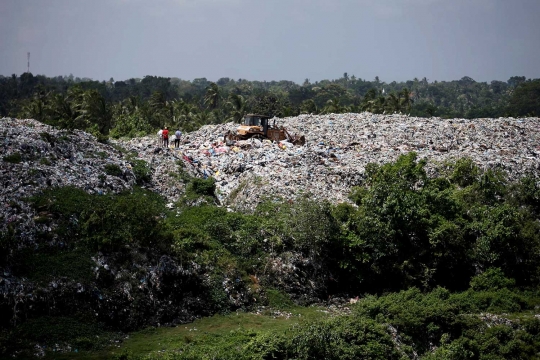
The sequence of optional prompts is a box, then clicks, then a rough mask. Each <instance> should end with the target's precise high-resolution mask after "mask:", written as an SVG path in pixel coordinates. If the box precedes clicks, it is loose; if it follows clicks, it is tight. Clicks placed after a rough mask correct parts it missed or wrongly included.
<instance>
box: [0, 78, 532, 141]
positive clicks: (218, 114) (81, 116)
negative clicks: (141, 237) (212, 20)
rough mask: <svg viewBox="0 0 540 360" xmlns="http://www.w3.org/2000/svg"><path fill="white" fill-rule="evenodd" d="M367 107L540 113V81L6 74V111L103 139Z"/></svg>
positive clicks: (444, 113) (420, 112) (1, 94)
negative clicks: (116, 77) (100, 77)
mask: <svg viewBox="0 0 540 360" xmlns="http://www.w3.org/2000/svg"><path fill="white" fill-rule="evenodd" d="M363 111H369V112H372V113H396V112H397V113H406V114H410V115H411V116H420V117H431V116H438V117H442V118H456V117H459V118H480V117H500V116H516V117H517V116H540V79H526V78H525V77H524V76H513V77H511V78H510V79H508V81H506V82H503V81H496V80H494V81H491V82H490V83H486V82H477V81H475V80H473V79H472V78H470V77H463V78H462V79H460V80H455V81H448V82H447V81H440V82H439V81H433V82H429V81H428V80H427V79H426V78H423V79H422V80H419V79H417V78H415V79H413V80H409V81H405V82H395V81H393V82H391V83H386V82H383V81H381V80H380V79H379V77H376V78H375V79H374V80H373V81H368V80H365V79H360V78H356V77H355V76H349V75H348V74H347V73H344V74H343V76H342V77H341V78H338V79H335V80H322V81H316V82H314V83H312V82H310V81H309V79H306V80H305V81H304V83H303V84H302V85H299V84H296V83H294V82H292V81H286V80H283V81H249V80H245V79H238V80H234V79H230V78H221V79H219V80H218V81H216V82H211V81H209V80H207V79H206V78H199V79H194V80H192V81H188V80H182V79H179V78H166V77H157V76H145V77H144V78H143V79H134V78H132V79H129V80H126V81H115V80H114V79H113V78H111V79H110V80H109V81H95V80H92V79H88V78H83V79H81V78H74V77H73V75H70V76H57V77H46V76H43V75H36V76H34V75H33V74H32V73H24V74H22V75H20V76H17V75H12V76H11V77H5V76H0V116H11V117H19V118H34V119H37V120H39V121H43V122H45V123H49V124H51V125H55V126H59V127H62V128H66V129H74V128H77V129H84V130H87V131H90V132H92V133H94V134H95V135H101V136H113V137H121V136H130V137H132V136H137V135H142V134H147V133H150V132H151V131H153V130H155V129H157V128H161V127H163V126H166V125H168V126H172V127H179V128H181V129H182V130H185V131H191V130H194V129H197V128H198V127H200V126H202V125H206V124H217V123H224V122H229V121H235V122H239V121H240V120H241V119H242V117H243V116H244V115H245V114H246V113H250V112H254V113H262V114H266V115H270V116H278V117H286V116H296V115H299V114H303V113H309V114H328V113H346V112H363Z"/></svg>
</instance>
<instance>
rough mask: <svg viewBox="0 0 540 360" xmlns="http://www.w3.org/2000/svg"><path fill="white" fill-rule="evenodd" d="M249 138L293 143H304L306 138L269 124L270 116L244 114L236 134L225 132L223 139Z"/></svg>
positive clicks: (228, 141)
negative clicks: (292, 134)
mask: <svg viewBox="0 0 540 360" xmlns="http://www.w3.org/2000/svg"><path fill="white" fill-rule="evenodd" d="M250 138H258V139H269V140H271V141H282V140H288V141H290V142H292V143H293V144H295V145H304V144H305V142H306V139H305V138H304V136H301V137H298V136H296V134H295V135H294V136H291V135H290V134H289V133H288V132H287V130H286V129H285V128H284V127H283V126H282V127H277V126H276V122H275V120H274V124H273V125H270V116H266V115H258V114H247V115H246V116H244V121H243V122H242V124H240V126H238V128H237V129H236V134H233V133H231V132H229V133H227V134H226V135H225V137H224V140H225V141H226V142H227V143H231V142H232V141H238V140H247V139H250Z"/></svg>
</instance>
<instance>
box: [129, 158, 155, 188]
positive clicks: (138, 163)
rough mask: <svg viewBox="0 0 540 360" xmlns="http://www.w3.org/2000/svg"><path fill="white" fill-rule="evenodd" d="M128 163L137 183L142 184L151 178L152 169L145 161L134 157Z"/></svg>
mask: <svg viewBox="0 0 540 360" xmlns="http://www.w3.org/2000/svg"><path fill="white" fill-rule="evenodd" d="M130 163H131V166H132V170H133V173H134V174H135V179H136V182H137V185H143V184H146V183H149V182H150V181H151V180H152V169H151V168H150V165H148V163H147V162H146V161H144V160H136V159H134V160H131V161H130Z"/></svg>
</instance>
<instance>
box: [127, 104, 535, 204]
mask: <svg viewBox="0 0 540 360" xmlns="http://www.w3.org/2000/svg"><path fill="white" fill-rule="evenodd" d="M278 121H279V123H280V125H282V126H284V127H285V128H287V130H288V131H289V133H291V134H298V135H305V137H306V140H307V142H306V144H305V145H304V146H293V145H292V144H291V143H289V142H287V141H282V142H279V143H277V142H274V143H272V142H271V141H269V140H262V141H261V140H259V139H250V140H243V141H238V142H235V143H234V144H232V145H230V146H228V145H227V144H226V143H224V141H223V136H224V135H225V134H226V133H227V132H228V131H232V132H234V131H236V128H237V127H238V124H235V123H227V124H218V125H206V126H203V127H201V128H200V129H199V130H196V131H193V132H190V133H187V134H185V135H184V136H183V137H182V139H181V144H180V146H179V148H178V149H175V148H174V146H173V145H172V142H171V145H170V146H169V148H168V149H163V151H157V153H156V147H157V135H156V136H155V137H154V136H148V137H144V138H136V139H131V140H129V141H120V142H119V143H121V144H122V146H124V147H126V148H127V149H130V150H133V151H137V153H138V156H139V157H140V158H142V159H145V160H147V161H148V162H149V163H151V164H154V165H153V166H156V167H155V171H154V175H153V183H154V184H157V185H158V186H156V191H158V192H160V193H162V194H165V195H166V196H168V198H169V200H170V201H172V202H173V201H175V200H177V195H178V194H179V192H175V193H174V194H171V193H170V191H169V190H170V189H167V187H166V186H165V185H164V183H165V182H166V179H167V178H166V176H164V173H165V172H164V171H160V168H164V169H170V168H171V166H170V163H171V161H177V160H178V159H182V161H183V162H184V164H185V168H186V170H187V171H188V172H189V173H191V174H192V175H195V176H199V177H210V176H211V177H214V178H215V180H216V188H217V190H216V196H217V198H218V199H219V201H220V203H221V204H223V205H227V206H230V207H233V208H236V209H239V210H247V211H249V210H252V209H254V207H255V206H256V205H257V204H258V203H259V202H260V201H262V200H263V199H265V198H267V197H268V196H271V197H275V198H283V199H286V200H294V199H295V198H297V197H298V196H301V195H302V194H305V193H308V192H309V193H310V194H311V196H312V198H314V199H319V200H323V199H326V200H329V201H331V202H333V203H337V202H343V201H348V200H347V195H348V194H349V192H350V189H351V187H353V186H356V185H359V184H360V183H361V181H362V179H363V176H364V169H365V166H366V165H367V164H368V163H378V164H383V163H387V162H391V161H395V160H396V159H397V158H398V156H399V155H401V154H405V153H408V152H411V151H415V152H416V153H417V154H418V158H419V159H424V158H425V159H426V160H427V161H428V164H427V167H426V168H427V171H428V174H430V175H434V169H435V167H436V165H437V164H440V163H442V162H443V161H446V160H451V159H458V158H462V157H469V158H471V159H472V160H473V161H474V162H475V163H476V164H478V165H479V166H480V167H481V168H484V169H486V168H499V169H502V170H504V171H506V172H507V173H508V176H509V178H510V179H516V178H518V177H520V176H522V175H523V174H524V173H525V172H527V171H538V170H539V165H540V163H539V157H538V156H539V155H540V148H539V146H538V145H539V141H538V140H539V137H540V127H539V125H540V119H539V118H498V119H441V118H418V117H411V116H407V115H401V114H392V115H377V114H371V113H367V112H365V113H360V114H352V113H349V114H328V115H300V116H295V117H288V118H284V119H279V120H278ZM166 164H169V165H166ZM160 182H161V183H160ZM157 187H161V188H157Z"/></svg>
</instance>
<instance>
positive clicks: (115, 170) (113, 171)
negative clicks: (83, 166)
mask: <svg viewBox="0 0 540 360" xmlns="http://www.w3.org/2000/svg"><path fill="white" fill-rule="evenodd" d="M104 170H105V173H106V174H107V175H111V176H122V175H123V173H124V172H123V171H122V169H121V168H120V166H118V165H117V164H106V165H105V168H104Z"/></svg>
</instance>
